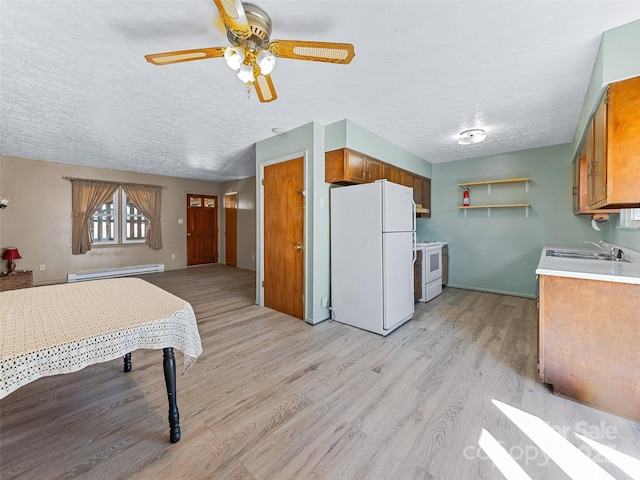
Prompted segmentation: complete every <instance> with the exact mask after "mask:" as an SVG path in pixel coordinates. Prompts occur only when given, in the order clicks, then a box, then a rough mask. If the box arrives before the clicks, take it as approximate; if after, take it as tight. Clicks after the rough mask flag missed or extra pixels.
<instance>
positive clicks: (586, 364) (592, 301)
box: [538, 275, 640, 422]
mask: <svg viewBox="0 0 640 480" xmlns="http://www.w3.org/2000/svg"><path fill="white" fill-rule="evenodd" d="M538 281H539V295H540V297H539V302H540V304H539V308H540V310H539V331H538V334H539V335H538V341H539V351H538V355H539V373H540V379H541V380H542V381H543V382H545V383H548V384H550V385H552V386H553V393H555V394H557V395H560V396H563V397H567V398H570V399H572V400H576V401H578V402H581V403H584V404H587V405H591V406H593V407H596V408H599V409H602V410H605V411H608V412H611V413H614V414H616V415H620V416H622V417H625V418H628V419H631V420H633V421H635V422H640V374H639V372H640V355H639V354H638V352H639V351H640V350H639V345H640V343H639V342H640V315H638V312H640V285H636V284H630V283H618V282H605V281H599V280H588V279H580V278H569V277H556V276H550V275H540V276H539V277H538Z"/></svg>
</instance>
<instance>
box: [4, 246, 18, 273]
mask: <svg viewBox="0 0 640 480" xmlns="http://www.w3.org/2000/svg"><path fill="white" fill-rule="evenodd" d="M2 258H4V259H5V260H9V273H14V272H15V270H16V262H14V260H17V259H19V258H22V257H21V256H20V252H18V249H17V248H7V251H6V252H4V256H3V257H2Z"/></svg>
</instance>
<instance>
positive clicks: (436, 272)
mask: <svg viewBox="0 0 640 480" xmlns="http://www.w3.org/2000/svg"><path fill="white" fill-rule="evenodd" d="M418 249H420V250H422V295H421V296H420V298H419V299H418V300H419V301H420V302H428V301H429V300H433V299H434V298H436V297H437V296H438V295H440V294H441V293H442V242H416V250H418Z"/></svg>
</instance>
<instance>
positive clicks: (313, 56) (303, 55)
mask: <svg viewBox="0 0 640 480" xmlns="http://www.w3.org/2000/svg"><path fill="white" fill-rule="evenodd" d="M268 50H269V51H271V53H273V54H274V55H275V56H277V57H282V58H293V59H296V60H312V61H315V62H329V63H342V64H347V63H349V62H351V59H352V58H353V57H354V56H355V52H354V50H353V45H351V44H350V43H333V42H307V41H304V40H274V41H273V42H270V43H269V47H268Z"/></svg>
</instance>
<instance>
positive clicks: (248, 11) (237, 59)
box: [144, 0, 355, 102]
mask: <svg viewBox="0 0 640 480" xmlns="http://www.w3.org/2000/svg"><path fill="white" fill-rule="evenodd" d="M213 1H214V2H215V4H216V6H217V7H218V10H219V11H220V16H221V17H222V21H223V22H224V26H225V30H226V32H227V39H228V40H229V43H230V44H231V45H232V46H230V47H211V48H197V49H194V50H179V51H176V52H166V53H154V54H151V55H145V57H144V58H146V59H147V61H148V62H151V63H153V64H154V65H169V64H171V63H179V62H190V61H192V60H202V59H204V58H219V57H223V58H224V59H225V62H226V63H227V65H228V66H229V67H230V68H232V69H233V70H236V71H237V72H238V74H237V75H238V78H239V79H240V80H241V81H242V82H243V83H245V84H247V86H248V87H250V86H251V84H253V85H254V86H255V89H256V93H257V94H258V99H259V100H260V101H261V102H271V101H273V100H275V99H276V98H278V96H277V95H276V90H275V88H274V86H273V82H272V81H271V76H270V73H271V71H272V70H273V68H274V67H275V65H276V59H277V58H278V57H280V58H291V59H294V60H312V61H315V62H328V63H340V64H347V63H349V62H351V59H352V58H353V57H354V56H355V53H354V50H353V45H351V44H350V43H333V42H310V41H304V40H273V41H270V39H269V37H270V36H271V18H269V16H268V15H267V14H266V13H265V12H264V10H262V9H261V8H259V7H258V6H256V5H254V4H252V3H245V2H241V1H240V0H213Z"/></svg>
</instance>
